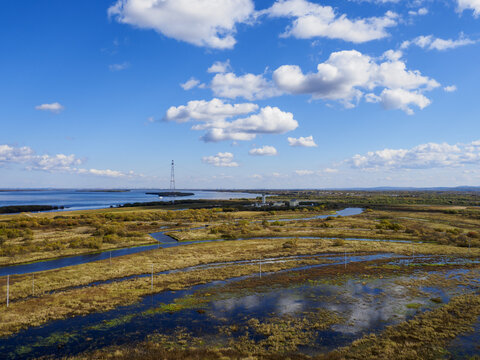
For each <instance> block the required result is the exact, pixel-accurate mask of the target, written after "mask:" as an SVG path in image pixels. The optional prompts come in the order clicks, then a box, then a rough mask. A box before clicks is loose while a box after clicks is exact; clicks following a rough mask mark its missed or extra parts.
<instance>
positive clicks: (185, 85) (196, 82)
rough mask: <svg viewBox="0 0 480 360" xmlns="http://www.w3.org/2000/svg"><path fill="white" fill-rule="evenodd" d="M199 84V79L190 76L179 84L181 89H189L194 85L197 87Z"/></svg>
mask: <svg viewBox="0 0 480 360" xmlns="http://www.w3.org/2000/svg"><path fill="white" fill-rule="evenodd" d="M199 84H200V81H199V80H197V79H195V78H193V77H192V78H190V79H189V80H188V81H186V82H184V83H183V84H180V86H181V87H182V89H183V90H191V89H193V88H195V87H197V86H198V85H199Z"/></svg>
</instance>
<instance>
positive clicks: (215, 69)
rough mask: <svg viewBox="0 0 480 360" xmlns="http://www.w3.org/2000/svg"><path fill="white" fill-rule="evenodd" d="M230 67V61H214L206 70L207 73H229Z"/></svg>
mask: <svg viewBox="0 0 480 360" xmlns="http://www.w3.org/2000/svg"><path fill="white" fill-rule="evenodd" d="M231 69H232V67H231V66H230V60H227V61H224V62H221V61H215V62H214V63H213V64H212V66H210V67H209V68H208V70H207V72H209V73H225V72H227V71H230V70H231Z"/></svg>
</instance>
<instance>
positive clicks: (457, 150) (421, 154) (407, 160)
mask: <svg viewBox="0 0 480 360" xmlns="http://www.w3.org/2000/svg"><path fill="white" fill-rule="evenodd" d="M347 163H348V164H350V166H351V167H353V168H359V169H385V168H386V169H430V168H438V167H455V166H460V165H466V164H480V141H473V142H471V143H468V144H460V143H459V144H455V145H450V144H447V143H441V144H437V143H428V144H422V145H418V146H415V147H413V148H411V149H384V150H379V151H371V152H368V153H367V154H365V155H358V154H357V155H355V156H354V157H352V158H351V159H350V160H348V161H347Z"/></svg>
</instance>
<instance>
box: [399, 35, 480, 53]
mask: <svg viewBox="0 0 480 360" xmlns="http://www.w3.org/2000/svg"><path fill="white" fill-rule="evenodd" d="M471 44H475V41H473V40H471V39H468V38H465V37H464V36H463V34H460V36H459V38H458V39H457V40H452V39H446V40H445V39H440V38H435V37H434V36H433V35H427V36H423V35H422V36H417V37H416V38H415V39H413V40H411V41H408V40H407V41H404V42H403V43H402V45H401V48H402V49H406V48H408V47H409V46H411V45H416V46H418V47H421V48H422V49H426V50H438V51H444V50H450V49H455V48H457V47H460V46H465V45H471Z"/></svg>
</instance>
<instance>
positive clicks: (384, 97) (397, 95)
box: [367, 89, 431, 115]
mask: <svg viewBox="0 0 480 360" xmlns="http://www.w3.org/2000/svg"><path fill="white" fill-rule="evenodd" d="M369 95H370V96H369V97H368V98H367V101H369V102H380V103H381V104H382V106H383V108H384V109H386V110H393V109H400V110H403V111H405V112H406V113H407V114H408V115H413V110H412V109H411V108H410V106H411V105H416V106H417V107H418V108H420V109H421V110H423V109H424V108H425V107H427V106H428V105H430V103H431V101H430V100H429V99H428V98H427V97H426V96H425V95H423V94H421V93H420V92H418V91H407V90H404V89H384V90H383V91H382V93H381V94H380V96H379V97H376V96H374V95H372V94H369Z"/></svg>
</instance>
